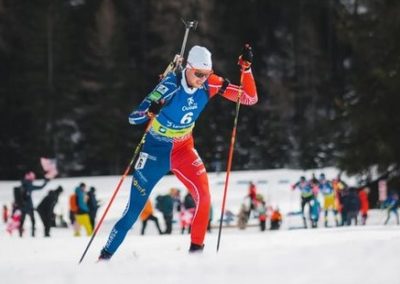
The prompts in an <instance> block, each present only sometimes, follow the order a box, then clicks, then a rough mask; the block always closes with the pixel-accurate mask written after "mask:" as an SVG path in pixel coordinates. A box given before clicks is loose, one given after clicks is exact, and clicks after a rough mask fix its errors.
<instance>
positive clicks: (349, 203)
mask: <svg viewBox="0 0 400 284" xmlns="http://www.w3.org/2000/svg"><path fill="white" fill-rule="evenodd" d="M343 197H344V198H343V210H344V211H345V212H346V220H345V224H346V225H347V226H350V225H351V223H352V221H353V220H354V224H355V225H356V226H357V224H358V219H357V215H358V211H359V210H360V199H359V198H358V194H357V189H356V188H355V187H349V188H348V189H345V192H344V196H343Z"/></svg>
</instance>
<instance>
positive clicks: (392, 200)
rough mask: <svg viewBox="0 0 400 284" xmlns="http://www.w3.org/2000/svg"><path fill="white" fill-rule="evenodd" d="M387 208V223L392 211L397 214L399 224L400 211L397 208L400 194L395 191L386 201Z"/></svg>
mask: <svg viewBox="0 0 400 284" xmlns="http://www.w3.org/2000/svg"><path fill="white" fill-rule="evenodd" d="M384 204H385V208H386V210H387V218H386V220H385V223H384V224H385V225H387V224H388V222H389V220H390V213H393V214H394V215H395V216H396V224H397V225H399V224H400V223H399V213H398V212H397V209H398V208H399V205H400V202H399V195H398V194H397V193H396V192H393V193H392V194H391V195H390V196H389V197H388V198H387V199H386V201H385V203H384Z"/></svg>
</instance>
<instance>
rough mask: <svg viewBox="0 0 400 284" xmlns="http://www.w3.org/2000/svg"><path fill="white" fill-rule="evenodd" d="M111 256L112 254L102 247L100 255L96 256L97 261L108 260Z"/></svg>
mask: <svg viewBox="0 0 400 284" xmlns="http://www.w3.org/2000/svg"><path fill="white" fill-rule="evenodd" d="M111 257H112V254H111V253H109V252H107V251H106V250H104V249H102V250H101V252H100V256H99V258H98V260H97V261H98V262H99V261H109V260H110V259H111Z"/></svg>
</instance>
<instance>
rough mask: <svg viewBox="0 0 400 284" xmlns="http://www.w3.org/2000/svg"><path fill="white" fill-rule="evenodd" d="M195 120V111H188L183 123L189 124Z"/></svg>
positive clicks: (182, 120)
mask: <svg viewBox="0 0 400 284" xmlns="http://www.w3.org/2000/svg"><path fill="white" fill-rule="evenodd" d="M192 120H193V112H188V113H187V114H185V115H184V116H183V117H182V119H181V124H188V123H191V122H192Z"/></svg>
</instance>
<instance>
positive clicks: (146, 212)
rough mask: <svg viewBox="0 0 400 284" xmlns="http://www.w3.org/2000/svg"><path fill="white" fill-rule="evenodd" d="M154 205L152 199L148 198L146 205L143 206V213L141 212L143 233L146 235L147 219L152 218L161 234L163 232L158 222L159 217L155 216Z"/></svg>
mask: <svg viewBox="0 0 400 284" xmlns="http://www.w3.org/2000/svg"><path fill="white" fill-rule="evenodd" d="M153 213H154V210H153V205H152V204H151V201H150V199H148V200H147V202H146V205H145V206H144V208H143V211H142V213H141V214H140V220H142V232H141V234H142V235H144V231H145V230H146V226H147V221H149V220H152V221H153V222H154V223H155V224H156V227H157V230H158V232H159V233H160V235H161V234H162V231H161V228H160V224H159V223H158V218H157V217H156V216H154V214H153Z"/></svg>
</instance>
